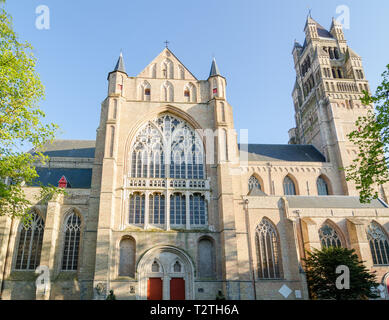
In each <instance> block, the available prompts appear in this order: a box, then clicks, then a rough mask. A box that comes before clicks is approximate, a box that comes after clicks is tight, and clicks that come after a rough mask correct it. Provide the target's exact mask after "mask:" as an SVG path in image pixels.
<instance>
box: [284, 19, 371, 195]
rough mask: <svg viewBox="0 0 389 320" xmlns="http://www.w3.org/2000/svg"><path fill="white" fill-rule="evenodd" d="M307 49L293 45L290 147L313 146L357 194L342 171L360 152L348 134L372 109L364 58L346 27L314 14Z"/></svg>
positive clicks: (346, 187)
mask: <svg viewBox="0 0 389 320" xmlns="http://www.w3.org/2000/svg"><path fill="white" fill-rule="evenodd" d="M304 32H305V41H304V43H303V45H301V44H300V43H299V42H297V41H295V43H294V47H293V51H292V54H293V59H294V67H295V71H296V81H295V84H294V88H293V92H292V97H293V103H294V110H295V121H296V127H295V128H292V129H290V130H289V136H290V140H289V143H291V144H312V145H314V146H315V147H316V148H317V149H318V150H319V151H320V152H322V153H323V155H324V156H325V157H326V160H327V161H328V162H331V163H332V164H333V165H334V166H335V167H336V168H339V179H340V181H339V182H340V183H341V184H342V188H343V193H344V194H345V195H357V191H356V189H355V187H354V185H353V184H352V183H351V182H348V181H346V179H345V174H344V171H343V170H342V169H340V168H344V167H347V166H348V165H350V163H351V162H352V160H353V159H354V158H355V156H356V154H357V147H356V146H355V145H353V144H352V143H351V142H350V141H349V139H348V137H347V134H348V133H350V132H351V131H353V130H354V129H355V121H356V120H357V119H358V117H359V116H363V115H365V114H366V112H367V110H369V109H371V108H372V106H364V105H362V103H361V101H360V99H361V97H363V95H364V91H368V92H369V83H368V81H367V80H366V78H365V74H364V71H363V65H362V59H361V57H360V56H359V55H358V54H356V53H355V52H354V51H353V50H352V49H351V48H350V46H349V45H348V43H347V41H346V39H345V37H344V33H343V29H342V25H341V24H340V23H339V22H338V21H337V20H335V19H334V18H333V19H332V23H331V27H330V29H329V30H327V29H326V28H324V27H323V26H321V25H320V24H319V23H318V22H316V21H315V20H314V19H313V18H312V17H311V16H310V15H309V16H308V17H307V21H306V24H305V28H304Z"/></svg>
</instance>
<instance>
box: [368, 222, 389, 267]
mask: <svg viewBox="0 0 389 320" xmlns="http://www.w3.org/2000/svg"><path fill="white" fill-rule="evenodd" d="M367 240H368V241H369V246H370V251H371V256H372V258H373V263H374V264H375V265H387V264H389V240H388V236H387V235H386V233H385V231H384V230H383V229H382V227H381V226H380V225H379V224H378V223H377V222H375V221H373V222H372V223H370V225H369V226H368V227H367Z"/></svg>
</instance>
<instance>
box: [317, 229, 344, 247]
mask: <svg viewBox="0 0 389 320" xmlns="http://www.w3.org/2000/svg"><path fill="white" fill-rule="evenodd" d="M319 239H320V242H321V245H322V247H323V248H329V247H341V246H342V242H341V240H340V237H339V235H338V232H337V231H336V230H335V228H333V227H332V226H330V225H329V224H327V223H326V224H324V225H323V226H322V227H321V228H320V229H319Z"/></svg>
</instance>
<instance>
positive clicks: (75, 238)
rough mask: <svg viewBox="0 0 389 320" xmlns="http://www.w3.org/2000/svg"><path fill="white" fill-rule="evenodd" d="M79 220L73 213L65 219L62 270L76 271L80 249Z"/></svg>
mask: <svg viewBox="0 0 389 320" xmlns="http://www.w3.org/2000/svg"><path fill="white" fill-rule="evenodd" d="M80 235H81V219H80V217H79V216H78V215H77V214H76V213H75V212H74V211H73V212H72V213H71V214H70V215H69V216H68V217H67V219H66V223H65V237H64V247H63V257H62V270H77V267H78V255H79V249H80Z"/></svg>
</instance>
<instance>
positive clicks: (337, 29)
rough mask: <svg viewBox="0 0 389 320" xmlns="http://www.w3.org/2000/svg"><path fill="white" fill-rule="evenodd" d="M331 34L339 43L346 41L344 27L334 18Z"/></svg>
mask: <svg viewBox="0 0 389 320" xmlns="http://www.w3.org/2000/svg"><path fill="white" fill-rule="evenodd" d="M330 33H331V34H332V36H333V37H334V38H335V39H337V40H338V41H344V34H343V28H342V25H341V24H340V23H339V22H338V21H337V20H336V19H335V18H332V23H331V28H330Z"/></svg>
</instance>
